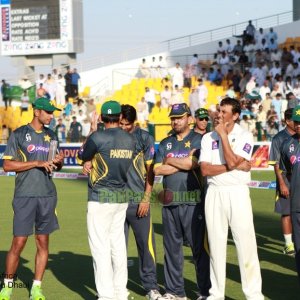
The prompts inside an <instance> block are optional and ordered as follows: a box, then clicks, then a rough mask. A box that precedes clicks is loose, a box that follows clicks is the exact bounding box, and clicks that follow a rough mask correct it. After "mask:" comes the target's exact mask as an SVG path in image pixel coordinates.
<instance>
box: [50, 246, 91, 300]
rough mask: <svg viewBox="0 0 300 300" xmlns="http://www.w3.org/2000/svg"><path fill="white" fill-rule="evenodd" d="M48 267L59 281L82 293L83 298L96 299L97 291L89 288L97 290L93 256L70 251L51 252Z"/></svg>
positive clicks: (79, 293) (75, 291)
mask: <svg viewBox="0 0 300 300" xmlns="http://www.w3.org/2000/svg"><path fill="white" fill-rule="evenodd" d="M48 269H49V270H51V271H52V273H53V275H54V276H55V277H56V278H57V280H58V281H60V282H61V283H62V284H63V285H65V286H66V287H68V288H69V289H70V290H72V291H73V292H74V293H77V294H78V295H80V296H81V298H82V299H93V300H95V295H96V292H94V293H93V292H91V291H90V290H89V289H92V290H94V291H95V290H96V289H95V282H94V270H93V265H92V258H91V256H88V255H82V254H75V253H72V252H68V251H61V252H59V253H58V254H50V255H49V262H48Z"/></svg>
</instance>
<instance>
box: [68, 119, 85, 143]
mask: <svg viewBox="0 0 300 300" xmlns="http://www.w3.org/2000/svg"><path fill="white" fill-rule="evenodd" d="M72 120H73V121H72V123H71V125H70V130H69V136H70V141H71V143H79V141H80V139H81V135H82V126H81V124H80V123H79V122H77V118H76V116H73V117H72Z"/></svg>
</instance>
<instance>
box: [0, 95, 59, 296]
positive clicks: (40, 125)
mask: <svg viewBox="0 0 300 300" xmlns="http://www.w3.org/2000/svg"><path fill="white" fill-rule="evenodd" d="M55 110H60V109H58V108H57V107H55V106H53V104H52V103H50V102H49V100H48V99H46V98H38V99H36V100H35V102H34V104H33V114H34V115H33V119H32V121H31V122H30V123H29V124H27V125H24V126H21V127H19V128H18V129H16V130H15V131H14V132H13V133H12V134H11V135H10V137H9V140H8V143H7V146H6V149H5V153H4V157H3V160H4V163H3V169H4V171H6V172H16V184H15V193H14V199H13V210H14V220H13V240H12V244H11V248H10V250H9V251H8V254H7V257H6V270H5V274H6V276H5V278H4V287H3V289H2V290H1V292H0V299H1V300H9V299H10V297H11V294H12V290H13V289H12V287H13V278H15V275H16V271H17V267H18V264H19V259H20V255H21V253H22V251H23V249H24V247H25V245H26V242H27V239H28V237H29V236H30V235H32V234H33V228H35V242H36V247H37V251H36V258H35V272H34V280H33V285H32V288H31V291H30V299H31V300H44V299H45V296H44V295H43V292H42V288H41V284H42V279H43V276H44V273H45V269H46V266H47V262H48V254H49V235H50V233H52V232H53V231H54V230H56V229H58V228H59V226H58V221H57V217H56V213H55V208H56V203H57V194H56V188H55V185H54V183H53V180H52V177H51V175H50V174H51V172H52V171H53V170H60V169H61V167H62V165H63V156H62V155H59V154H57V155H56V156H55V157H54V159H53V160H51V161H48V152H49V148H50V142H51V141H53V140H54V141H58V138H57V136H56V135H55V133H54V132H53V131H52V130H51V129H49V128H47V127H45V125H49V124H50V122H51V120H52V119H53V112H54V111H55Z"/></svg>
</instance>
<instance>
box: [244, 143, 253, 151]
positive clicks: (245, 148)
mask: <svg viewBox="0 0 300 300" xmlns="http://www.w3.org/2000/svg"><path fill="white" fill-rule="evenodd" d="M251 149H252V146H251V145H250V144H248V143H246V144H245V146H244V148H243V150H244V151H245V152H247V153H248V154H249V153H250V151H251Z"/></svg>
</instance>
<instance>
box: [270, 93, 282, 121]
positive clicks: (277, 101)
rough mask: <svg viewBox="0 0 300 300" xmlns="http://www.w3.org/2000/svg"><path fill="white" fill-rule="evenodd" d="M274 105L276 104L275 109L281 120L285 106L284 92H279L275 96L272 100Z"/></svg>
mask: <svg viewBox="0 0 300 300" xmlns="http://www.w3.org/2000/svg"><path fill="white" fill-rule="evenodd" d="M272 106H274V109H275V111H276V114H277V117H278V122H280V121H281V113H282V106H283V100H282V94H281V93H277V94H276V96H275V99H273V100H272Z"/></svg>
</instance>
